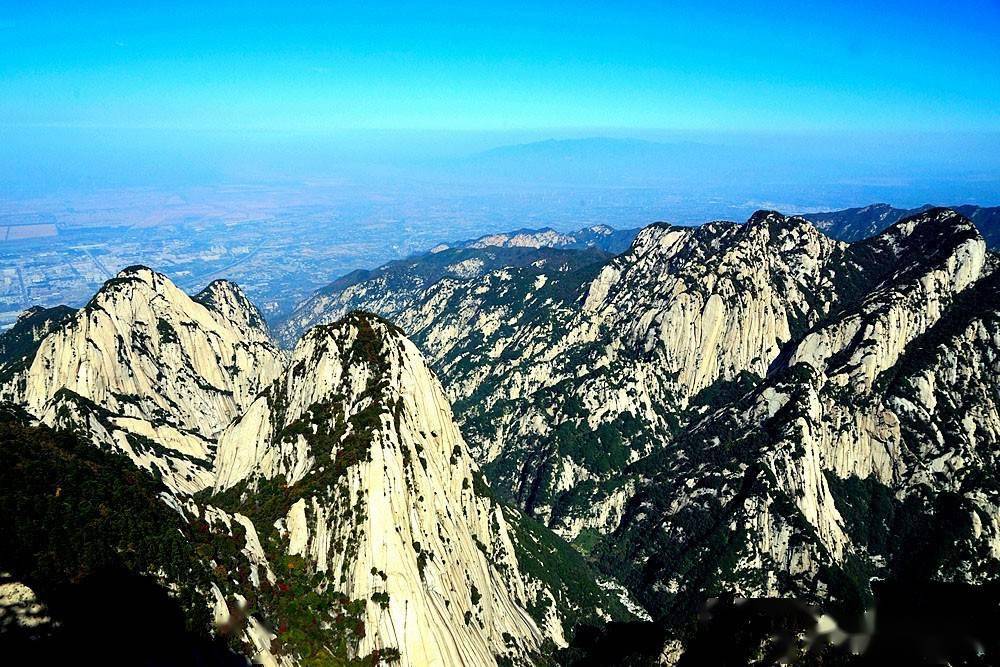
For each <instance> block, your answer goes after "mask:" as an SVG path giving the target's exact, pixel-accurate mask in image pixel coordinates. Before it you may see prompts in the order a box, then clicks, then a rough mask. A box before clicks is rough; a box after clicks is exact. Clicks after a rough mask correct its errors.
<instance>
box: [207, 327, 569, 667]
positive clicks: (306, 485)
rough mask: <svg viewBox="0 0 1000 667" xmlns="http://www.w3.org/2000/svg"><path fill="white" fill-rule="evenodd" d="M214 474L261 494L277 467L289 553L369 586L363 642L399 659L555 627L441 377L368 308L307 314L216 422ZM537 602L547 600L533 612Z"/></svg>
mask: <svg viewBox="0 0 1000 667" xmlns="http://www.w3.org/2000/svg"><path fill="white" fill-rule="evenodd" d="M215 475H216V482H215V487H216V493H217V494H219V493H222V494H223V495H227V496H229V497H232V496H233V493H237V494H245V496H246V497H253V498H254V499H255V502H257V503H270V502H273V500H272V499H269V497H268V496H267V495H266V494H267V491H265V489H271V488H274V482H273V480H280V486H281V487H282V488H285V489H287V490H286V491H285V492H284V493H283V494H282V495H281V496H280V499H279V503H280V504H279V507H280V510H279V511H278V514H277V518H278V521H277V522H276V523H275V525H277V526H278V531H279V534H280V540H281V544H283V545H285V546H284V548H285V549H286V550H287V553H288V554H289V555H291V556H299V557H302V558H304V559H305V560H306V562H307V564H308V565H307V567H310V568H315V570H316V571H318V572H322V573H324V576H325V577H326V578H327V579H328V580H329V581H330V582H333V583H332V584H331V585H334V586H335V587H336V589H337V590H338V591H340V592H341V593H342V594H344V595H346V596H347V597H349V598H351V599H369V598H371V599H372V600H376V599H379V600H380V603H379V604H378V605H369V606H368V607H367V608H366V613H365V617H364V623H365V627H366V628H367V631H366V634H365V637H364V638H363V639H362V640H361V642H360V645H359V650H360V652H361V653H362V654H365V653H367V652H370V651H376V650H380V649H381V648H384V647H390V646H391V647H395V648H398V649H399V650H400V653H401V660H402V663H403V664H406V665H424V664H434V663H441V664H493V662H494V656H501V657H504V658H505V659H507V660H514V661H523V660H527V659H529V656H530V655H532V654H533V653H535V652H537V651H539V650H540V649H541V646H542V643H543V642H544V641H551V642H555V643H556V644H562V643H563V642H564V641H565V640H564V633H565V631H566V630H565V629H564V627H563V620H562V619H563V616H562V614H563V612H562V611H560V610H561V609H562V604H563V603H561V602H560V603H556V598H555V597H553V592H552V590H550V589H549V588H547V587H546V586H544V585H543V584H542V582H541V581H539V580H538V579H535V578H532V577H529V576H528V575H527V574H526V573H524V572H523V571H522V569H521V566H520V565H519V557H518V552H517V548H516V547H515V544H516V543H520V542H521V541H523V540H524V539H525V538H524V537H518V535H517V534H516V530H515V529H514V528H513V527H512V525H510V523H509V522H510V521H511V517H510V515H508V514H507V513H505V512H504V511H503V509H502V508H501V507H500V506H499V505H498V504H496V503H495V501H493V500H492V499H491V498H490V497H489V496H488V495H486V494H484V493H483V492H482V490H481V488H480V487H481V484H482V483H481V482H480V481H478V477H479V471H478V469H477V467H476V465H475V464H474V463H473V462H472V460H471V458H470V457H469V454H468V451H467V448H466V445H465V442H464V439H463V438H462V435H461V433H460V432H459V430H458V428H457V426H456V425H455V423H454V421H453V420H452V414H451V408H450V406H449V404H448V401H447V399H446V398H445V395H444V392H443V390H442V389H441V386H440V384H439V383H438V381H437V379H436V378H435V377H434V375H433V373H431V371H430V370H429V369H428V368H427V366H426V364H425V363H424V361H423V357H422V355H421V354H420V352H419V351H418V350H417V348H416V346H414V345H413V343H411V342H410V341H409V340H408V339H407V338H406V337H405V336H404V335H403V333H402V331H401V330H400V329H399V328H398V327H396V326H394V325H392V324H390V323H388V322H386V321H385V320H383V319H381V318H379V317H377V316H375V315H372V314H370V313H364V312H357V311H355V312H352V313H349V314H348V315H346V316H344V317H343V318H341V319H340V320H338V321H337V322H334V323H332V324H327V325H320V326H316V327H313V328H312V329H310V330H309V331H308V332H307V333H306V334H305V335H304V336H303V337H302V339H301V340H300V341H299V343H298V344H297V345H296V347H295V350H294V351H293V352H292V355H291V359H290V362H289V365H288V367H287V369H286V371H285V372H284V374H283V375H282V376H280V377H279V378H278V379H277V380H276V381H275V383H274V384H273V385H272V386H271V388H270V389H268V390H267V391H266V392H265V393H263V394H262V395H261V396H259V397H258V398H257V400H256V401H255V402H254V404H253V405H251V406H250V407H249V409H248V410H247V411H246V413H245V414H244V415H243V416H242V417H240V418H239V419H238V420H237V421H235V422H234V423H233V424H232V425H231V426H230V427H229V428H228V429H227V430H226V432H225V433H223V435H222V436H221V438H220V444H219V453H218V457H217V459H216V465H215ZM236 506H237V507H238V506H239V505H238V504H237V505H236ZM267 521H268V522H272V521H273V518H272V517H271V516H269V517H268V519H267ZM258 530H259V531H261V532H262V533H263V534H266V533H267V532H268V531H270V530H271V528H270V527H269V526H268V525H267V524H266V523H263V524H258ZM376 574H377V576H375V575H376ZM538 605H542V607H541V608H544V607H548V610H547V611H545V612H544V613H542V614H541V615H538V614H536V615H535V616H534V617H533V616H532V614H530V613H529V612H528V609H529V608H536V607H537V606H538Z"/></svg>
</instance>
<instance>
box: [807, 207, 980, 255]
mask: <svg viewBox="0 0 1000 667" xmlns="http://www.w3.org/2000/svg"><path fill="white" fill-rule="evenodd" d="M931 208H934V207H933V206H931V205H930V204H926V205H924V206H920V207H918V208H914V209H903V208H895V207H893V206H890V205H889V204H871V205H870V206H864V207H860V208H848V209H844V210H841V211H829V212H827V213H806V214H804V215H803V216H802V217H803V218H805V219H806V220H809V221H810V222H812V223H813V224H815V225H816V226H817V227H819V228H820V229H821V230H822V231H823V232H825V233H827V234H829V235H830V236H832V237H833V238H836V239H840V240H842V241H860V240H861V239H866V238H868V237H869V236H875V235H876V234H878V233H879V232H881V231H882V230H883V229H885V228H887V227H889V226H890V225H894V224H896V223H897V222H899V221H900V220H902V219H903V218H906V217H909V216H911V215H914V214H916V213H921V212H923V211H926V210H928V209H931ZM952 208H953V209H954V210H955V211H957V212H959V213H961V214H962V215H964V216H965V217H967V218H968V219H969V220H971V221H972V222H973V223H974V224H975V225H976V227H978V228H979V231H980V232H981V233H982V235H983V238H984V239H986V244H987V245H988V246H989V247H990V248H998V247H1000V207H992V208H988V207H982V206H973V205H970V204H967V205H964V206H953V207H952Z"/></svg>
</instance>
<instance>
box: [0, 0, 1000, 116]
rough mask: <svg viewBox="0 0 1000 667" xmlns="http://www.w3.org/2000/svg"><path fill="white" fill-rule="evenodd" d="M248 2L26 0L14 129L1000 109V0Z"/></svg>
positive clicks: (11, 110)
mask: <svg viewBox="0 0 1000 667" xmlns="http://www.w3.org/2000/svg"><path fill="white" fill-rule="evenodd" d="M139 4H142V5H144V6H143V7H138V6H135V5H139ZM204 4H214V3H204ZM249 4H250V3H240V4H239V5H237V4H233V5H230V6H226V5H225V4H221V5H217V6H216V7H214V8H211V9H209V8H206V7H204V6H203V3H192V4H190V5H184V4H183V3H160V2H156V1H150V2H146V3H120V4H119V3H113V2H105V3H51V2H21V1H18V2H16V3H11V2H10V1H9V0H7V1H6V2H4V3H2V4H0V9H2V13H0V52H2V53H3V55H2V57H0V131H4V130H3V128H6V131H8V132H10V131H11V130H12V129H15V130H16V128H46V127H69V128H74V127H78V128H79V127H82V128H132V129H142V128H146V129H154V130H155V129H168V130H195V131H201V130H228V131H241V130H246V129H254V130H266V131H273V132H316V131H319V132H327V131H329V132H335V131H341V130H352V129H359V128H376V129H378V128H383V129H417V130H426V129H435V130H469V131H486V130H491V131H492V130H507V131H509V130H520V129H542V130H544V129H546V128H553V129H554V128H589V129H594V130H599V129H601V128H618V129H625V130H628V129H636V130H639V129H647V130H648V129H656V128H658V129H667V130H681V131H685V130H686V131H713V132H714V131H718V132H791V133H809V132H829V131H833V132H884V131H894V132H925V131H929V132H953V131H961V132H972V133H980V132H983V133H995V132H998V131H1000V39H998V35H1000V2H998V1H997V0H978V1H977V0H971V1H966V0H957V1H953V2H948V3H943V2H928V1H924V0H917V1H915V2H895V1H893V0H889V1H887V2H880V3H868V2H866V3H860V2H859V3H854V2H850V1H848V2H797V3H787V4H786V3H769V2H757V3H743V2H741V3H712V2H678V3H665V2H600V3H597V2H595V3H591V2H531V3H504V2H499V1H498V0H494V1H493V2H487V3H478V2H475V1H471V0H470V1H466V2H456V3H446V2H434V3H427V4H426V5H424V6H422V7H417V6H416V4H417V3H405V4H404V3H398V4H397V3H376V2H370V3H349V4H346V3H345V4H341V3H332V4H326V5H324V6H323V7H294V8H293V7H288V6H287V5H288V4H290V3H285V2H282V3H257V4H256V5H255V6H253V7H250V6H246V5H249ZM317 4H319V3H317ZM96 5H100V7H99V8H98V7H96ZM360 5H366V6H365V7H361V6H360Z"/></svg>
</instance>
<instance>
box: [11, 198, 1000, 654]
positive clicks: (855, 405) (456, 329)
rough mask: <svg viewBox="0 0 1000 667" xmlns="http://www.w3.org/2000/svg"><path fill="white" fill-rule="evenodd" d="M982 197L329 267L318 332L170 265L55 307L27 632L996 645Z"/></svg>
mask: <svg viewBox="0 0 1000 667" xmlns="http://www.w3.org/2000/svg"><path fill="white" fill-rule="evenodd" d="M959 209H964V210H966V211H967V212H968V213H969V216H972V217H973V218H975V223H974V221H973V220H972V219H970V217H968V216H966V215H964V214H963V213H961V212H960V211H959V210H956V209H948V208H922V209H919V210H917V211H916V212H911V213H906V214H903V215H897V213H898V210H897V209H892V208H891V207H887V206H883V205H875V206H871V207H865V208H864V209H850V210H847V211H839V212H833V213H826V214H815V215H813V214H810V218H807V217H804V216H785V215H782V214H780V213H778V212H775V211H758V212H757V213H755V214H754V215H753V216H751V217H750V219H749V220H747V221H746V222H745V223H742V224H737V223H734V222H726V221H717V222H710V223H706V224H704V225H701V226H697V227H680V226H675V225H670V224H667V223H654V224H651V225H648V226H646V227H644V228H642V229H641V230H626V231H620V232H616V231H614V230H611V229H610V228H607V227H603V226H598V227H588V228H586V229H583V230H580V231H577V232H572V233H564V232H558V231H555V230H551V229H544V230H537V231H533V230H519V231H516V232H511V233H506V234H496V235H490V236H485V237H481V238H479V239H474V240H470V241H465V242H459V243H453V244H448V245H445V244H442V245H440V246H437V247H435V248H433V249H431V250H429V251H428V252H426V253H422V254H419V255H415V256H413V257H410V258H407V259H405V260H400V261H397V262H391V263H389V264H386V265H384V266H383V267H379V268H377V269H374V270H371V271H360V272H354V273H352V274H349V275H347V276H344V277H343V278H341V279H339V280H338V281H335V282H334V283H332V284H331V285H329V286H328V287H326V288H324V289H323V290H321V291H320V292H318V293H317V294H316V295H314V296H313V297H312V298H310V299H309V300H308V301H307V302H305V303H304V304H302V305H301V306H300V307H299V308H298V309H297V310H296V311H295V313H294V314H293V316H292V317H291V318H290V319H288V320H287V321H285V322H284V323H283V324H282V325H281V326H280V327H279V329H278V332H277V337H278V338H279V339H280V340H281V342H282V343H283V344H284V347H286V348H291V349H290V350H288V349H283V348H282V346H281V345H279V344H278V343H277V342H276V341H275V340H274V338H272V336H271V333H270V332H269V331H268V328H267V326H266V325H265V323H264V320H263V318H262V317H261V315H260V312H259V310H258V309H257V308H256V307H255V306H254V305H253V304H252V303H251V302H250V301H249V300H248V299H247V298H246V297H245V296H244V295H243V293H242V291H241V290H240V289H239V288H238V287H237V286H235V285H233V284H232V283H229V282H227V281H215V282H213V283H212V284H210V285H209V286H208V287H206V288H205V289H204V290H203V291H202V292H200V293H198V294H196V295H194V296H189V295H187V294H185V293H184V292H182V291H181V290H179V289H177V287H176V286H175V285H174V284H173V283H172V282H171V281H170V280H168V279H167V278H166V277H164V276H163V275H161V274H159V273H157V272H156V271H153V270H151V269H149V268H146V267H140V266H136V267H130V268H128V269H126V270H124V271H122V272H121V273H120V274H119V275H118V276H116V277H115V278H114V279H112V280H110V281H108V282H107V283H106V284H105V285H104V286H103V287H102V288H101V289H100V290H99V291H98V292H97V293H96V294H95V295H94V297H93V299H92V300H91V301H90V302H89V303H88V304H87V305H86V306H85V307H84V308H81V309H79V310H72V309H67V308H55V309H44V308H39V309H32V310H31V311H29V312H28V313H26V314H25V315H24V316H23V317H22V318H21V319H20V320H19V321H18V323H17V324H16V325H15V326H14V327H13V328H12V329H11V330H9V331H7V332H5V333H4V334H2V335H0V398H2V400H3V401H4V405H3V406H2V407H0V445H2V446H0V500H2V502H3V503H4V505H5V507H6V508H8V509H7V511H5V512H4V513H3V515H2V517H0V573H2V577H0V611H2V612H3V615H0V642H5V643H6V644H9V645H11V646H13V649H11V650H9V651H7V652H6V653H5V654H4V655H5V656H15V655H16V653H15V651H17V650H21V651H29V652H33V653H30V655H31V656H32V659H34V660H36V661H37V660H42V661H45V660H47V661H49V662H60V661H65V660H67V659H72V658H73V656H74V655H75V653H74V650H77V649H75V648H74V647H78V646H79V644H80V642H83V641H86V639H87V638H88V637H92V636H95V635H98V634H100V635H102V636H103V635H106V634H107V633H111V634H110V636H111V637H113V635H114V632H115V628H118V627H121V628H124V629H126V630H127V632H128V633H129V637H128V638H127V639H128V641H127V642H121V643H116V642H114V641H109V642H107V643H106V645H103V644H102V645H100V646H97V647H96V648H95V649H94V650H95V651H97V652H98V654H99V655H100V656H101V657H104V658H106V659H107V661H109V662H114V661H115V660H117V659H119V658H123V656H122V655H121V654H116V653H115V651H116V650H121V649H122V647H124V646H127V647H129V650H133V649H134V650H144V651H146V652H147V654H148V652H149V651H152V650H156V651H167V652H168V653H170V654H171V655H172V656H173V658H172V659H173V662H177V663H192V662H201V663H202V664H247V662H248V661H250V660H252V661H254V662H259V663H263V664H267V665H282V666H284V665H296V664H338V665H341V664H344V665H358V666H361V665H375V664H383V663H386V664H388V663H398V664H402V665H427V664H441V665H532V664H534V665H551V664H564V665H603V664H634V665H648V664H661V665H700V664H713V665H746V664H774V663H777V662H779V661H781V660H791V659H793V658H796V659H798V660H799V663H800V664H806V665H829V664H837V665H859V664H891V661H896V662H902V663H903V664H915V663H917V662H918V661H919V660H922V659H924V657H926V656H927V655H931V658H933V659H935V660H937V661H938V662H942V661H950V662H951V663H961V662H963V661H965V662H966V663H969V664H992V663H995V662H997V661H998V660H1000V641H998V639H997V638H996V633H995V632H994V625H995V623H996V622H1000V614H998V612H997V608H998V606H997V603H998V602H1000V593H998V591H1000V547H998V545H1000V458H998V452H1000V447H998V446H1000V417H998V415H1000V379H998V378H1000V336H998V331H1000V256H998V255H997V254H996V251H995V250H990V249H989V247H988V243H987V240H986V237H987V235H988V234H991V233H994V231H995V225H996V220H997V216H996V209H985V208H978V207H972V208H969V207H959ZM811 219H812V220H815V222H812V221H811ZM977 225H978V228H977ZM872 230H873V231H872ZM870 231H872V233H869V232H870ZM839 237H843V238H852V239H854V240H850V241H847V240H841V238H839ZM856 237H862V238H856ZM103 588H108V589H109V590H107V591H103ZM126 590H127V591H134V594H132V596H131V597H129V598H123V597H122V593H121V592H122V591H126ZM129 604H132V605H137V606H143V607H145V606H147V605H148V606H149V608H150V610H151V616H150V618H151V619H153V621H152V623H151V624H149V625H146V626H143V624H141V623H138V622H136V621H135V619H134V618H132V617H133V616H137V615H140V612H139V611H137V610H136V609H133V608H131V607H129ZM874 607H877V608H878V612H877V613H876V614H875V615H874V616H873V615H871V614H868V615H867V616H866V615H865V614H864V612H865V610H866V609H869V610H870V609H872V608H874ZM81 609H92V610H98V611H99V613H97V612H96V611H95V613H91V614H86V613H81V612H80V610H81ZM140 638H141V639H140ZM164 646H166V648H164ZM67 647H69V648H67ZM136 647H138V648H136ZM4 649H5V650H6V646H5V647H4ZM935 652H936V653H935ZM932 654H934V655H932ZM976 660H978V661H979V663H976V662H975V661H976Z"/></svg>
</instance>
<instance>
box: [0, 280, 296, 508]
mask: <svg viewBox="0 0 1000 667" xmlns="http://www.w3.org/2000/svg"><path fill="white" fill-rule="evenodd" d="M232 294H236V292H232ZM230 306H231V307H229V308H228V309H226V310H223V311H221V312H220V311H216V310H211V309H209V308H207V307H206V306H204V305H202V304H201V303H199V302H197V301H195V300H193V299H192V298H191V297H189V296H188V295H187V294H185V293H184V292H182V291H181V290H180V289H178V288H177V287H176V286H175V285H174V284H173V282H171V281H170V279H169V278H167V277H166V276H164V275H163V274H160V273H157V272H156V271H153V270H152V269H150V268H148V267H144V266H133V267H129V268H127V269H124V270H123V271H121V272H120V273H119V274H118V275H117V276H116V277H115V278H112V279H111V280H109V281H107V282H106V283H105V284H104V285H103V286H102V287H101V289H100V290H99V291H98V292H97V293H96V294H95V295H94V297H93V298H92V299H91V300H90V302H89V303H88V304H87V306H85V307H84V308H82V309H81V310H79V311H75V312H70V313H63V314H62V316H60V317H59V319H58V321H57V322H55V323H54V324H53V325H51V326H48V327H47V328H46V331H45V333H44V336H42V337H41V339H40V340H38V341H37V347H36V348H35V349H34V350H33V354H32V355H31V360H30V363H25V364H22V367H21V368H20V369H19V371H18V373H17V374H16V377H13V378H11V379H10V380H9V381H8V382H6V383H5V385H4V386H5V387H6V388H7V389H5V390H4V391H5V392H8V395H10V396H11V398H12V399H13V400H15V401H16V402H19V403H23V404H24V405H25V406H26V407H27V408H28V409H29V410H30V411H31V412H32V413H33V414H35V415H36V416H38V417H40V418H42V419H43V420H44V421H46V422H47V423H50V424H59V425H60V426H66V427H69V426H79V427H81V428H86V429H87V430H90V431H94V432H96V433H100V434H101V435H100V439H102V440H103V442H104V443H105V444H106V445H107V446H109V447H113V448H115V449H118V450H121V451H124V452H126V453H127V454H128V455H129V456H131V457H133V459H134V460H135V461H136V462H137V463H138V464H139V465H141V466H143V467H146V468H149V469H153V468H156V469H158V470H159V471H160V474H162V475H164V477H165V478H166V479H168V480H170V482H169V483H170V484H171V485H172V486H173V487H174V488H175V489H176V490H178V491H181V490H183V491H185V492H192V491H196V490H198V489H199V488H203V487H204V486H205V485H207V484H208V483H209V482H210V478H209V475H208V470H209V468H210V467H211V455H212V451H213V449H214V437H215V435H216V434H217V433H218V432H219V431H221V430H222V428H223V427H225V426H226V425H227V424H228V423H229V422H230V421H231V420H232V419H233V418H234V417H235V416H236V415H237V414H239V412H240V411H241V410H242V409H243V408H244V407H246V406H247V405H248V404H249V402H250V401H251V400H252V398H253V397H254V396H256V395H257V393H259V392H260V391H261V390H262V389H263V388H264V387H265V386H267V385H268V384H269V383H270V381H271V380H272V379H273V377H274V376H275V375H276V374H277V372H278V370H279V369H280V367H281V365H282V361H283V358H282V354H281V352H280V351H279V350H278V349H277V348H276V347H275V346H274V344H273V343H271V342H270V340H269V339H268V338H267V337H266V335H265V334H263V333H260V332H255V331H254V330H253V329H251V328H248V326H247V323H248V322H251V321H253V317H254V316H255V313H256V312H257V311H256V309H253V308H252V306H250V305H249V302H245V303H242V302H240V301H239V300H233V301H232V302H231V303H230ZM12 333H14V334H16V332H12ZM161 450H162V451H165V452H167V454H166V455H165V456H160V455H159V454H158V453H157V452H158V451H161Z"/></svg>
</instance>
